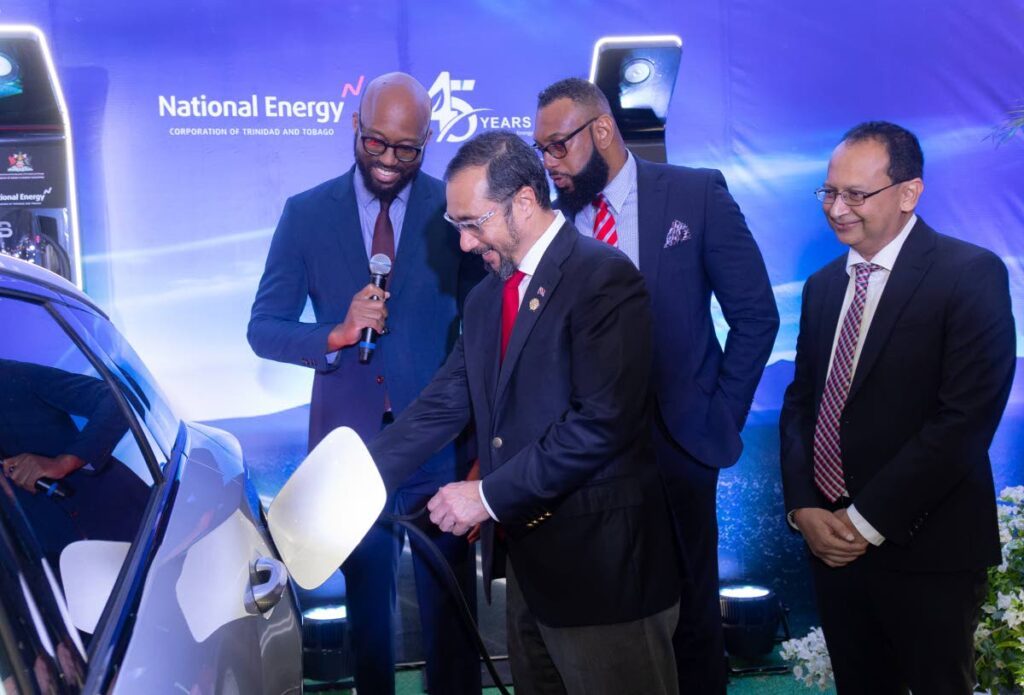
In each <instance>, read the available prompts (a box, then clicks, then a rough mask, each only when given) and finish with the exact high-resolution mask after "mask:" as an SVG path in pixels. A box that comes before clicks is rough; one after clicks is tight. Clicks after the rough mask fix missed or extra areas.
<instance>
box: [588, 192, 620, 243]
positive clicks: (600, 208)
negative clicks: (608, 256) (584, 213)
mask: <svg viewBox="0 0 1024 695" xmlns="http://www.w3.org/2000/svg"><path fill="white" fill-rule="evenodd" d="M591 205H593V206H594V208H595V209H596V210H597V213H596V214H595V215H594V238H595V239H597V240H598V241H603V242H605V243H606V244H608V245H609V246H614V247H616V248H618V246H619V233H618V232H617V231H616V230H615V217H614V216H613V215H612V209H611V208H610V207H608V199H607V198H605V197H604V193H598V194H597V197H596V198H594V202H593V203H591Z"/></svg>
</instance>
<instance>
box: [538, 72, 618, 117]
mask: <svg viewBox="0 0 1024 695" xmlns="http://www.w3.org/2000/svg"><path fill="white" fill-rule="evenodd" d="M559 99H568V100H570V101H571V102H573V103H574V104H579V105H581V106H587V107H590V108H592V109H595V110H597V111H600V112H601V113H611V107H610V106H609V105H608V98H607V97H606V96H605V95H604V92H602V91H601V88H600V87H598V86H597V85H596V84H594V83H593V82H588V81H587V80H581V79H580V78H578V77H567V78H565V79H564V80H559V81H558V82H555V83H554V84H553V85H550V86H548V87H545V88H544V89H543V90H541V93H540V94H538V95H537V108H538V109H542V108H544V107H545V106H547V105H548V104H550V103H551V102H553V101H558V100H559Z"/></svg>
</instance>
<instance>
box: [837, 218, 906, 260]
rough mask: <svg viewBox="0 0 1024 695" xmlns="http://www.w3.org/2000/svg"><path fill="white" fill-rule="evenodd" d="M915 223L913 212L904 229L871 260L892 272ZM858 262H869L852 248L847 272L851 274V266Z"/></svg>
mask: <svg viewBox="0 0 1024 695" xmlns="http://www.w3.org/2000/svg"><path fill="white" fill-rule="evenodd" d="M915 224H917V215H916V214H913V215H911V216H910V219H909V220H907V223H906V224H905V225H903V229H901V230H900V233H899V234H897V235H896V238H895V239H893V240H892V241H890V242H889V243H888V244H886V245H885V246H883V247H882V250H881V251H879V252H878V253H876V254H875V257H874V258H872V259H871V261H870V262H871V263H874V264H875V265H877V266H878V267H880V268H884V269H885V270H887V271H889V272H890V273H891V272H892V269H893V267H894V266H895V265H896V257H897V256H899V255H900V249H902V248H903V244H904V243H906V241H907V236H909V235H910V230H911V229H913V228H914V225H915ZM858 263H868V261H867V260H865V258H864V257H863V256H861V255H860V254H859V253H857V252H856V251H854V250H853V249H850V253H849V254H847V256H846V273H847V274H850V272H851V271H850V268H852V267H853V266H855V265H856V264H858Z"/></svg>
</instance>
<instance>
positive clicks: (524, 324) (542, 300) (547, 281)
mask: <svg viewBox="0 0 1024 695" xmlns="http://www.w3.org/2000/svg"><path fill="white" fill-rule="evenodd" d="M577 234H578V232H577V231H576V228H575V227H574V226H572V224H571V223H570V222H566V223H565V224H563V225H562V228H561V229H559V230H558V233H557V234H556V235H555V238H554V239H553V240H552V242H551V245H550V246H548V248H547V251H545V252H544V256H543V258H541V260H540V264H539V265H538V266H537V272H536V273H534V275H533V277H532V278H531V279H530V285H529V287H527V288H526V294H525V295H523V302H522V304H520V306H519V313H518V314H517V315H516V322H515V325H514V326H513V327H512V335H511V336H509V341H508V349H507V350H506V351H505V360H504V361H503V362H502V363H501V369H500V371H499V372H498V386H497V389H496V391H495V399H494V404H495V407H494V411H495V412H497V411H498V409H499V403H500V399H501V398H502V396H503V395H504V391H505V389H506V387H507V386H508V382H509V379H510V378H511V376H512V372H513V370H514V369H515V365H516V362H517V361H518V359H519V355H520V354H521V353H522V351H523V346H524V345H526V339H527V338H528V337H529V335H530V332H531V331H533V327H534V326H536V325H537V321H538V320H539V319H540V317H541V316H542V315H543V314H544V310H545V309H546V308H547V306H548V304H549V303H550V302H551V298H552V297H553V296H554V294H555V288H556V287H557V286H558V283H559V282H560V281H561V279H562V262H563V261H565V259H566V257H567V256H568V255H569V252H570V251H572V248H573V246H574V245H575V243H576V236H577ZM541 287H543V288H544V292H543V296H541V294H540V293H539V292H538V290H539V289H540V288H541ZM498 305H499V306H500V305H501V303H500V301H499V303H498ZM533 306H535V307H536V309H533V308H531V307H533ZM499 314H500V311H499ZM499 325H500V322H499ZM499 333H500V330H499ZM499 340H500V338H499ZM500 351H501V345H500V343H499V345H498V353H499V355H500Z"/></svg>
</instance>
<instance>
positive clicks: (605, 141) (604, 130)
mask: <svg viewBox="0 0 1024 695" xmlns="http://www.w3.org/2000/svg"><path fill="white" fill-rule="evenodd" d="M590 127H591V128H592V129H593V133H594V144H595V145H596V146H597V149H599V150H606V149H608V148H609V147H611V145H612V143H613V142H614V141H615V119H613V118H612V117H611V116H610V115H608V114H606V113H603V114H601V115H600V116H598V117H597V120H596V121H594V122H593V123H592V124H591V126H590Z"/></svg>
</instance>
